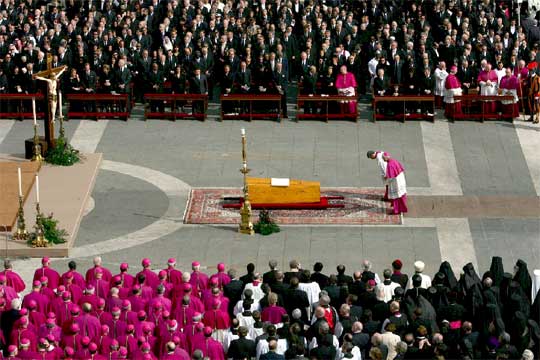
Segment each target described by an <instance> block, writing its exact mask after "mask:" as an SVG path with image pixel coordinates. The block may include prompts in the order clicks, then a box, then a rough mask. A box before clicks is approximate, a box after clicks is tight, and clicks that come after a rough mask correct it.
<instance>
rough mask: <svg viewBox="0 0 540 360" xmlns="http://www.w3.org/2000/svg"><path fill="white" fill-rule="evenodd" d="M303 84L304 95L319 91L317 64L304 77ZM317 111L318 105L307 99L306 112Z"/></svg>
mask: <svg viewBox="0 0 540 360" xmlns="http://www.w3.org/2000/svg"><path fill="white" fill-rule="evenodd" d="M302 85H303V89H302V92H303V94H304V95H308V96H313V95H315V94H316V93H317V68H316V67H315V66H311V67H310V68H309V73H308V74H307V75H306V76H305V77H304V81H303V82H302ZM316 112H317V106H316V105H315V104H314V102H313V101H306V102H305V103H304V113H305V114H315V113H316Z"/></svg>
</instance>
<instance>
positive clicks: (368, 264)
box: [362, 260, 371, 271]
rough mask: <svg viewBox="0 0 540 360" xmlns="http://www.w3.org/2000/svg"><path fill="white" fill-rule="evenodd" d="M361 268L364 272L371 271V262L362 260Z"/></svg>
mask: <svg viewBox="0 0 540 360" xmlns="http://www.w3.org/2000/svg"><path fill="white" fill-rule="evenodd" d="M362 267H363V268H364V271H370V270H371V262H370V261H369V260H364V261H363V262H362Z"/></svg>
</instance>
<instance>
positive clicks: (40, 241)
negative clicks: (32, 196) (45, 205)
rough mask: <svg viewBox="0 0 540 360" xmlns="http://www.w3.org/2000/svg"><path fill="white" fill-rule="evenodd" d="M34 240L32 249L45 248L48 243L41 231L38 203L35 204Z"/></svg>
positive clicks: (41, 223) (41, 224)
mask: <svg viewBox="0 0 540 360" xmlns="http://www.w3.org/2000/svg"><path fill="white" fill-rule="evenodd" d="M35 229H36V238H35V239H34V241H32V247H47V246H49V242H48V241H47V239H46V238H45V233H44V230H43V222H42V221H41V211H40V209H39V203H36V225H35Z"/></svg>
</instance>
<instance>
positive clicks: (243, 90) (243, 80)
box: [236, 61, 251, 113]
mask: <svg viewBox="0 0 540 360" xmlns="http://www.w3.org/2000/svg"><path fill="white" fill-rule="evenodd" d="M236 84H237V86H238V92H239V93H240V94H248V93H249V92H250V91H251V71H250V70H249V69H248V68H247V63H246V62H245V61H242V62H241V63H240V70H238V72H237V73H236ZM240 111H241V112H242V113H246V112H247V111H248V109H247V103H246V102H245V101H241V102H240Z"/></svg>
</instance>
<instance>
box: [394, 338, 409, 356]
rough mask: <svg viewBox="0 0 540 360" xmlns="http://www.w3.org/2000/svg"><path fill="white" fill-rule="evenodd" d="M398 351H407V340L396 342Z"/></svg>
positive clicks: (401, 352) (400, 352) (402, 352)
mask: <svg viewBox="0 0 540 360" xmlns="http://www.w3.org/2000/svg"><path fill="white" fill-rule="evenodd" d="M396 352H397V353H398V354H405V353H406V352H407V343H406V342H405V341H400V342H398V343H397V344H396Z"/></svg>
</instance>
